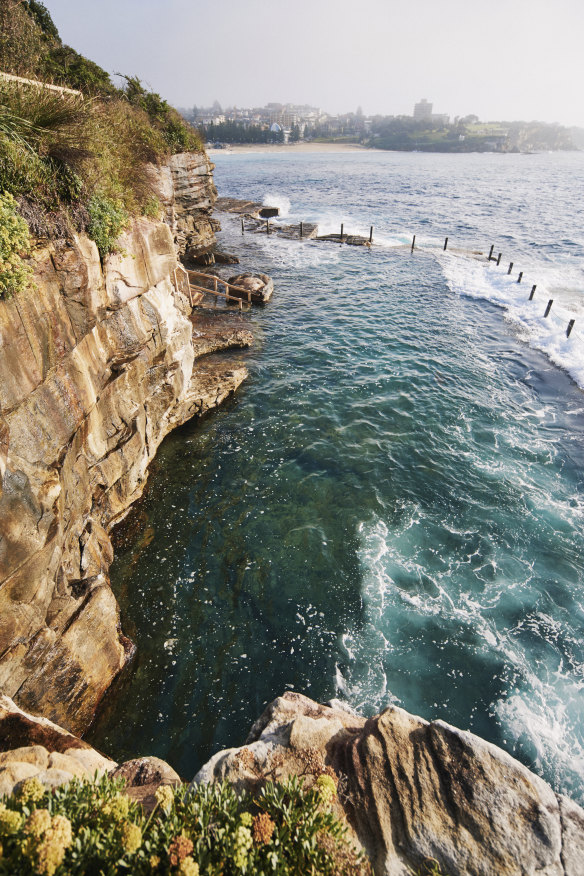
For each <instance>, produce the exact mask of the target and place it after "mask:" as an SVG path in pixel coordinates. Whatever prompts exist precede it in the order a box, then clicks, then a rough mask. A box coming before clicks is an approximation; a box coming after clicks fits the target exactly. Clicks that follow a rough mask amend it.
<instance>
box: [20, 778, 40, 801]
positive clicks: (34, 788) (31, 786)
mask: <svg viewBox="0 0 584 876" xmlns="http://www.w3.org/2000/svg"><path fill="white" fill-rule="evenodd" d="M16 796H17V797H18V799H19V800H20V802H21V803H38V802H39V800H42V799H43V797H44V796H45V788H44V787H43V785H42V784H41V783H40V781H39V780H38V779H37V777H36V776H33V777H32V779H25V780H24V782H23V783H22V785H21V786H20V789H19V790H18V792H17V795H16Z"/></svg>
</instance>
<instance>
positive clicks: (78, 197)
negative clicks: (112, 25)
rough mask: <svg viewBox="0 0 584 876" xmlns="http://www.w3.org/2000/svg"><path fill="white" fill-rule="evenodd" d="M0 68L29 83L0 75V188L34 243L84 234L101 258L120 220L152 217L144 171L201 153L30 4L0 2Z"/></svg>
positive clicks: (157, 107)
mask: <svg viewBox="0 0 584 876" xmlns="http://www.w3.org/2000/svg"><path fill="white" fill-rule="evenodd" d="M0 71H1V72H2V73H5V74H9V77H10V76H12V77H14V76H17V77H20V78H25V79H28V80H34V83H36V84H34V83H26V82H22V81H16V80H14V78H6V77H1V78H0V191H1V192H4V193H7V194H10V195H12V196H13V198H14V199H15V200H16V203H17V205H18V210H19V213H20V215H21V216H22V217H24V219H25V220H26V221H27V222H28V225H29V228H30V230H31V232H32V233H34V234H36V235H37V236H52V235H53V234H54V233H61V234H62V233H63V232H66V231H70V230H78V231H81V230H84V231H87V232H88V233H89V234H90V235H92V236H94V235H96V236H94V239H95V240H96V242H97V243H98V247H99V250H100V253H101V255H102V256H103V255H105V254H106V253H107V252H108V251H111V249H112V247H113V245H114V244H113V242H114V240H115V237H116V236H117V233H119V231H120V230H121V229H122V227H123V225H124V223H125V220H126V219H127V217H129V216H131V215H139V214H144V213H146V214H148V215H154V214H158V213H159V212H160V205H157V204H154V202H153V193H152V191H151V188H150V185H149V182H148V177H147V174H146V173H145V172H144V170H145V165H146V164H148V163H154V164H158V163H161V162H163V161H164V160H165V159H167V158H168V156H170V155H171V154H174V153H177V152H184V151H201V150H202V148H203V145H202V141H201V138H200V136H199V135H198V133H197V132H196V131H195V129H194V128H193V127H192V126H191V125H189V124H188V123H187V122H186V121H185V120H184V119H183V118H182V117H181V116H180V114H179V113H178V112H177V111H176V110H175V109H173V108H172V107H171V106H170V105H169V104H168V103H167V101H165V100H163V99H162V98H161V97H160V95H158V94H155V93H154V92H151V91H149V90H148V89H147V88H145V87H144V86H143V85H142V83H141V82H140V80H139V79H138V78H137V77H132V76H128V77H123V85H122V87H116V86H115V85H114V84H113V83H112V81H111V79H110V77H109V75H108V73H107V72H106V71H105V70H102V69H101V68H100V67H99V66H98V65H97V64H95V63H94V62H92V61H90V60H88V59H87V58H84V57H83V56H82V55H80V54H79V53H78V52H76V51H75V50H74V49H72V48H70V47H69V46H66V45H64V44H63V43H62V41H61V39H60V37H59V34H58V31H57V28H56V27H55V25H54V23H53V21H52V19H51V16H50V14H49V12H48V10H47V9H46V7H45V6H44V5H43V4H42V3H39V2H36V0H0ZM41 83H43V84H52V85H56V86H60V87H63V88H65V89H70V90H67V91H65V92H60V91H59V90H58V89H50V88H46V87H43V84H41ZM6 282H8V280H7V281H6ZM12 286H13V287H14V283H13V284H12ZM14 288H15V287H14Z"/></svg>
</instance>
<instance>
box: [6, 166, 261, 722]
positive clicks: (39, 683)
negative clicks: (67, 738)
mask: <svg viewBox="0 0 584 876" xmlns="http://www.w3.org/2000/svg"><path fill="white" fill-rule="evenodd" d="M179 158H181V156H177V159H179ZM181 160H182V161H187V159H186V158H182V159H181ZM179 200H180V198H179ZM182 203H184V201H183V202H182ZM185 221H186V220H185ZM176 222H177V227H178V224H180V223H179V219H177V220H176ZM193 240H194V238H193ZM120 248H121V254H119V255H111V256H109V257H108V258H107V259H106V260H105V263H104V264H103V265H102V264H101V263H100V259H99V256H98V252H97V249H96V247H95V244H94V243H93V242H92V241H90V240H89V239H88V238H86V237H85V236H77V237H75V238H74V239H73V240H71V241H64V240H61V241H54V242H45V243H44V244H43V245H39V246H38V247H37V249H36V250H35V253H34V265H35V278H36V287H35V288H31V289H29V290H28V292H26V293H25V294H22V295H19V296H18V297H16V298H14V299H13V300H10V301H4V302H0V691H1V692H3V693H5V694H8V695H9V696H11V697H13V698H14V699H15V700H16V701H17V702H18V703H19V704H20V705H21V706H24V707H27V708H30V709H32V710H33V711H35V712H37V713H42V714H43V715H45V716H46V717H48V718H52V719H54V720H56V721H58V722H59V723H60V724H62V725H64V726H65V727H67V728H68V729H70V730H73V731H75V732H78V733H79V732H82V731H83V730H85V729H86V728H87V726H88V725H89V723H90V722H91V720H92V718H93V715H94V713H95V710H96V708H97V706H98V704H99V702H100V700H101V699H102V697H103V695H104V693H105V692H106V690H107V689H108V687H109V686H110V684H111V682H112V680H113V679H114V678H115V677H116V675H117V674H118V673H119V672H120V671H121V670H122V669H123V667H124V666H125V665H126V664H127V662H128V661H129V659H130V658H131V656H132V653H133V645H132V643H131V642H130V641H129V640H128V639H127V638H126V637H125V636H124V635H123V633H122V632H121V629H120V623H119V614H118V607H117V604H116V600H115V598H114V596H113V593H112V591H111V589H110V587H109V582H108V568H109V565H110V563H111V561H112V549H111V543H110V539H109V536H108V532H109V531H110V529H111V527H112V526H113V525H114V524H115V523H116V522H117V521H118V520H120V519H121V518H122V517H123V515H124V514H125V513H126V511H127V509H128V508H129V506H130V505H131V503H132V502H133V501H135V499H136V498H137V497H138V496H139V495H140V494H141V492H142V489H143V487H144V484H145V479H146V472H147V468H148V465H149V463H150V461H151V460H152V458H153V456H154V455H155V453H156V449H157V447H158V445H159V444H160V442H161V441H162V439H163V438H164V436H165V435H166V434H167V433H168V432H169V431H170V430H171V429H172V428H173V427H175V426H176V425H178V424H180V423H182V422H184V421H185V420H187V419H188V418H190V417H192V416H193V415H195V414H199V413H202V412H204V411H205V410H207V409H208V408H210V407H213V406H214V405H216V404H218V403H220V401H221V400H222V399H223V398H225V397H226V396H227V395H228V394H229V393H230V392H232V391H233V390H234V389H235V388H236V387H237V386H238V385H239V383H240V382H241V381H242V380H243V379H244V377H245V369H244V368H242V367H233V366H232V365H229V364H228V363H226V364H225V365H224V366H223V367H222V366H221V365H216V364H214V365H213V368H208V367H205V365H204V363H199V362H198V361H197V358H196V357H197V356H199V355H202V354H203V353H208V352H213V351H214V350H218V349H223V348H227V347H230V346H243V345H246V344H248V343H249V342H250V338H249V335H248V333H245V332H242V331H241V330H236V331H233V332H231V331H227V330H225V327H224V326H223V327H222V330H221V331H220V332H219V333H213V331H212V330H207V331H206V332H205V333H202V334H201V335H200V336H198V337H197V339H196V343H195V344H194V343H193V326H192V323H191V321H190V320H189V319H188V318H187V316H186V315H185V313H186V312H188V308H186V307H185V300H184V298H183V296H182V295H181V294H180V293H179V292H178V291H177V290H176V289H175V288H174V281H175V275H174V269H175V267H176V254H175V245H174V241H173V236H172V234H171V231H170V229H169V226H167V225H165V224H163V223H162V222H155V221H152V220H146V219H140V220H135V221H134V223H133V225H132V227H131V228H130V229H128V231H127V232H126V233H125V234H124V235H123V236H122V238H121V240H120Z"/></svg>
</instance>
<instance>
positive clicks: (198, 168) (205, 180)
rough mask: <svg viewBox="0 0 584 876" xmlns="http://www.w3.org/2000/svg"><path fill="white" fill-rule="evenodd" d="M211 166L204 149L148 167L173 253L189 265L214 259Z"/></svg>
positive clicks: (172, 157) (213, 204)
mask: <svg viewBox="0 0 584 876" xmlns="http://www.w3.org/2000/svg"><path fill="white" fill-rule="evenodd" d="M213 167H214V165H213V164H212V163H211V161H210V160H209V158H208V156H207V155H206V153H204V152H182V153H180V154H178V155H172V156H171V157H170V158H169V160H168V164H165V165H162V166H161V167H157V166H155V165H150V166H149V168H148V176H149V181H150V184H151V186H152V188H153V191H154V193H155V194H156V196H157V197H158V199H159V200H160V202H161V203H162V205H163V207H164V211H165V222H166V224H167V225H168V227H169V228H170V230H171V232H172V235H173V238H174V242H175V246H176V250H177V255H178V256H179V258H180V259H182V260H184V261H186V262H190V263H193V264H213V262H214V258H213V250H214V247H215V232H216V231H218V230H219V228H220V225H219V223H218V222H217V220H216V219H214V218H213V215H212V213H213V208H214V206H215V202H216V200H217V189H216V188H215V183H214V182H213Z"/></svg>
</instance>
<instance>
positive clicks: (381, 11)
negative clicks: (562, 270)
mask: <svg viewBox="0 0 584 876" xmlns="http://www.w3.org/2000/svg"><path fill="white" fill-rule="evenodd" d="M45 5H46V6H47V7H48V9H49V11H50V12H51V14H52V16H53V18H54V21H55V24H56V25H57V27H58V28H59V31H60V33H61V36H62V38H63V40H64V42H66V43H69V44H70V45H72V46H73V47H74V48H76V49H77V50H78V51H80V52H81V53H82V54H85V55H87V56H88V57H90V58H91V59H92V60H94V61H97V62H98V63H99V64H101V66H102V67H105V69H106V70H108V71H109V72H110V73H111V72H121V73H127V74H130V75H137V76H139V77H140V78H141V79H142V80H143V81H144V82H146V83H147V84H148V85H149V86H151V87H152V88H153V89H154V90H155V91H158V92H160V93H161V94H162V95H163V97H165V98H167V100H169V101H170V102H171V103H173V104H174V105H178V106H185V107H190V106H193V104H197V105H199V106H208V105H210V104H211V103H212V102H213V101H214V100H215V99H217V100H218V101H219V102H220V103H221V104H222V105H223V106H231V105H234V104H235V105H236V106H262V105H263V104H265V103H267V102H268V101H280V102H282V103H288V102H289V103H310V104H313V105H315V106H319V107H321V108H323V109H326V110H328V111H330V112H333V113H337V112H349V111H354V110H356V108H357V106H359V105H361V106H362V107H363V110H364V112H365V113H383V114H392V115H394V114H399V113H407V114H411V112H412V109H413V104H414V102H415V101H417V100H419V99H420V98H421V97H426V98H427V99H428V100H430V101H432V102H433V104H434V112H443V113H448V114H449V115H450V116H456V115H461V116H462V115H467V114H468V113H476V114H477V115H478V116H479V117H480V118H481V119H482V120H485V121H486V120H489V119H505V120H510V119H524V120H531V119H539V120H542V121H547V122H556V121H557V122H560V123H562V124H567V125H580V126H582V127H584V100H583V98H582V87H583V86H584V47H583V42H584V0H491V2H486V3H482V2H481V3H479V2H476V0H474V2H473V0H400V2H399V3H398V2H396V0H367V2H355V0H292V2H290V0H45Z"/></svg>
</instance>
